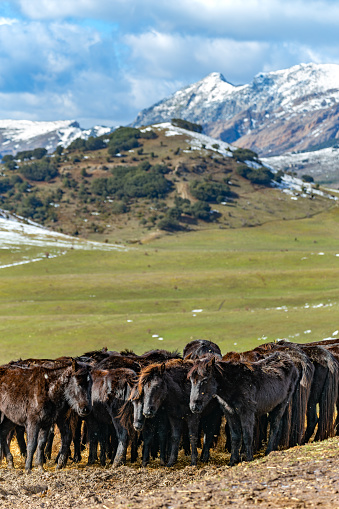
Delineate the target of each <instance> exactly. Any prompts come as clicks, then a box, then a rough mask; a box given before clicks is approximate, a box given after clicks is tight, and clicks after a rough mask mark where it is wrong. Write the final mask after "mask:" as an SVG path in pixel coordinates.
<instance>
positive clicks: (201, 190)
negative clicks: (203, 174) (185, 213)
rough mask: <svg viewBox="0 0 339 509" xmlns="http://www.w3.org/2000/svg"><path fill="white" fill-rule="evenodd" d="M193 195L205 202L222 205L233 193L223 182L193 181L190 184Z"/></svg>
mask: <svg viewBox="0 0 339 509" xmlns="http://www.w3.org/2000/svg"><path fill="white" fill-rule="evenodd" d="M190 192H191V193H192V195H193V196H194V197H195V198H197V199H198V200H201V201H203V202H209V203H220V202H222V201H224V200H225V199H226V197H227V196H231V195H232V194H233V193H232V192H231V191H230V188H229V186H228V185H227V184H225V183H223V182H206V181H201V180H193V182H192V183H191V184H190Z"/></svg>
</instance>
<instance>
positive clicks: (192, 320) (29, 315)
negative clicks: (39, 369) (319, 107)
mask: <svg viewBox="0 0 339 509" xmlns="http://www.w3.org/2000/svg"><path fill="white" fill-rule="evenodd" d="M338 221H339V211H338V208H333V209H332V210H331V211H330V212H326V213H322V214H320V215H318V216H315V217H313V218H306V219H301V220H294V221H271V222H268V223H266V224H265V225H262V226H258V227H256V228H248V227H244V228H241V229H220V228H218V226H217V225H214V228H213V227H212V226H211V227H210V228H209V229H205V230H200V231H195V232H187V233H176V234H172V235H167V236H164V237H162V238H158V239H154V240H153V242H152V243H150V244H148V245H147V246H145V245H140V244H137V245H135V246H130V247H129V248H128V249H126V250H120V251H100V250H94V249H93V250H87V251H83V250H77V249H72V248H69V249H66V250H65V248H62V249H59V251H58V249H57V248H55V250H54V255H55V257H54V258H52V257H49V258H47V257H43V259H41V260H40V261H38V262H36V263H27V264H25V265H20V266H13V267H7V268H3V269H0V304H1V305H0V314H1V321H0V333H1V346H2V348H1V355H0V362H4V361H8V360H9V359H13V358H18V357H23V358H24V357H30V356H40V357H50V356H52V357H54V356H58V355H63V354H65V355H76V354H80V353H82V352H85V351H88V350H91V349H94V348H101V347H103V346H107V347H108V348H110V349H116V350H121V349H123V348H126V347H128V348H132V349H135V350H136V351H137V352H139V353H140V352H142V351H145V350H148V349H151V348H166V349H171V350H172V349H175V348H178V349H180V350H182V348H183V346H184V345H185V344H186V343H187V342H188V341H190V340H191V339H192V338H194V339H196V338H206V339H210V340H212V341H216V342H217V343H219V344H220V346H221V348H222V350H223V351H224V352H226V351H228V350H238V351H241V350H244V349H248V348H252V347H254V346H255V345H257V344H259V343H260V342H266V341H272V340H276V339H278V338H288V339H290V340H292V341H303V342H305V341H312V340H313V341H315V340H319V339H323V338H326V337H329V336H331V335H333V334H334V335H338V329H339V323H338V316H339V313H338V311H339V310H338V307H339V289H338V284H337V282H338V277H339V256H338V255H339V248H338V246H339V228H338ZM41 251H43V248H41V247H40V248H39V247H28V246H23V247H22V249H21V250H20V249H13V250H12V251H11V250H8V249H7V250H6V251H2V250H0V257H1V260H0V261H1V264H2V262H3V261H5V262H7V263H9V262H10V261H11V260H13V261H15V262H18V261H20V260H21V259H24V260H26V261H29V260H30V259H35V258H36V257H37V256H38V255H39V253H40V254H41ZM61 254H62V256H61ZM161 338H162V339H161Z"/></svg>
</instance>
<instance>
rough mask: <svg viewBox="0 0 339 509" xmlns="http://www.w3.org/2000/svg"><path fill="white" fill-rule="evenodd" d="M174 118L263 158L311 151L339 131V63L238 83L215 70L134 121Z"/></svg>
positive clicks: (263, 75) (295, 68) (307, 66)
mask: <svg viewBox="0 0 339 509" xmlns="http://www.w3.org/2000/svg"><path fill="white" fill-rule="evenodd" d="M174 117H176V118H177V117H180V118H184V119H185V120H189V121H191V122H199V123H200V124H202V125H203V128H204V132H205V133H206V134H208V135H210V136H212V137H214V138H219V139H221V140H223V141H226V142H228V143H235V144H236V145H238V146H240V147H246V148H250V149H251V150H254V151H256V152H258V154H259V155H260V156H270V155H279V154H282V153H284V152H286V151H287V150H307V149H309V148H310V147H312V146H313V145H315V144H318V143H321V142H324V141H326V140H328V139H330V138H337V137H338V135H339V134H338V132H339V131H338V129H339V127H338V126H339V65H337V64H314V63H310V64H299V65H296V66H293V67H291V68H289V69H282V70H278V71H273V72H267V73H259V74H257V75H256V76H255V77H254V79H253V80H252V82H251V83H249V84H245V85H238V86H235V85H232V84H230V83H228V82H227V81H226V80H225V78H224V77H223V75H222V74H221V73H211V74H209V75H208V76H207V77H206V78H204V79H202V80H200V81H198V82H197V83H194V84H192V85H189V86H188V87H184V88H182V89H180V90H179V91H177V92H175V93H174V94H172V96H170V97H168V98H165V99H164V100H162V101H159V102H158V103H156V104H155V105H154V106H152V107H150V108H147V109H146V110H143V111H141V112H140V113H139V115H138V116H137V118H136V119H135V121H134V122H133V123H132V124H131V125H132V126H136V127H138V126H140V125H148V124H152V123H157V122H165V121H169V120H170V119H171V118H174Z"/></svg>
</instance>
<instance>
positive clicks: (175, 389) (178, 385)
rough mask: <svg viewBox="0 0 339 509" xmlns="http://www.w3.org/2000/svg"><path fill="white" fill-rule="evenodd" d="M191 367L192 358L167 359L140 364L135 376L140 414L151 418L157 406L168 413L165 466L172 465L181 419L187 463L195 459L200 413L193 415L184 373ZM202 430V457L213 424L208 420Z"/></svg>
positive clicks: (195, 461)
mask: <svg viewBox="0 0 339 509" xmlns="http://www.w3.org/2000/svg"><path fill="white" fill-rule="evenodd" d="M191 367H192V361H187V360H186V361H183V360H171V361H168V362H166V363H162V364H153V365H150V366H148V367H146V368H144V369H143V370H142V371H141V373H140V376H139V383H138V390H139V393H140V394H142V397H143V414H144V416H145V417H146V419H150V418H153V417H154V416H155V415H156V414H157V412H158V411H159V409H160V408H161V407H163V408H164V409H165V411H166V413H167V416H168V420H169V423H170V427H171V442H172V443H171V450H170V455H169V460H168V463H167V466H173V465H174V463H175V462H176V460H177V457H178V451H179V444H180V438H181V435H182V424H183V420H185V421H186V422H187V425H188V433H189V441H190V445H191V464H192V465H196V464H197V461H198V451H197V444H198V440H199V423H200V419H201V416H200V415H194V414H193V413H192V412H191V411H190V408H189V396H190V384H189V381H188V379H187V374H188V371H189V369H190V368H191ZM212 406H213V405H212ZM206 412H207V413H208V412H211V409H210V408H207V409H206ZM212 413H213V412H212ZM211 419H213V416H211ZM219 427H220V421H219ZM207 428H209V429H207ZM204 431H205V435H206V439H205V442H204V448H203V457H204V458H205V457H206V456H207V457H208V453H206V449H207V450H208V451H209V449H210V447H211V445H212V442H213V439H214V435H215V427H214V426H213V424H212V425H211V426H209V427H206V428H205V430H204Z"/></svg>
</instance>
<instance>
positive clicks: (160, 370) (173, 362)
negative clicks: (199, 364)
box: [138, 359, 187, 394]
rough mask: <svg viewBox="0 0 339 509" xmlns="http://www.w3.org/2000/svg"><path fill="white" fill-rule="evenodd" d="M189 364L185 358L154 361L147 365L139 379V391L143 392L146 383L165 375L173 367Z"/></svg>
mask: <svg viewBox="0 0 339 509" xmlns="http://www.w3.org/2000/svg"><path fill="white" fill-rule="evenodd" d="M185 365H187V361H186V360H183V359H170V360H168V361H166V362H161V363H153V364H149V365H148V366H145V367H144V368H143V369H142V371H141V373H140V375H139V380H138V390H139V393H140V394H141V393H142V390H143V387H144V385H146V384H147V383H148V382H150V381H151V380H153V378H154V377H156V376H161V377H162V376H164V375H165V374H166V371H168V370H169V369H171V368H176V367H183V366H185Z"/></svg>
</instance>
